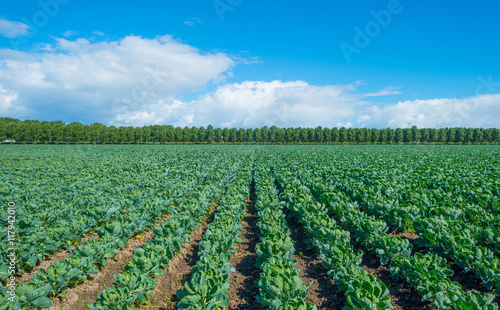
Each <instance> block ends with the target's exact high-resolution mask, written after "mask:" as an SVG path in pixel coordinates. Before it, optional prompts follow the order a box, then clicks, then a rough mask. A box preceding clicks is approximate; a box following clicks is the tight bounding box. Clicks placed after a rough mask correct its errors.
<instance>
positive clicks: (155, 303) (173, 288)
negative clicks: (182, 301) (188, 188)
mask: <svg viewBox="0 0 500 310" xmlns="http://www.w3.org/2000/svg"><path fill="white" fill-rule="evenodd" d="M216 210H217V206H214V207H212V214H211V216H210V218H209V219H208V221H207V222H206V223H205V224H203V225H199V226H198V228H197V229H196V230H194V231H192V232H191V239H190V240H189V243H185V244H184V247H183V248H182V249H181V251H180V253H178V254H177V255H175V256H174V257H173V258H172V260H170V265H169V266H168V267H166V268H165V269H164V270H165V274H164V275H163V276H162V277H160V278H158V279H157V281H156V287H155V289H154V291H153V296H151V297H150V298H149V302H151V306H146V305H141V306H139V307H138V308H137V309H160V310H167V309H169V310H170V309H172V310H173V309H177V308H176V306H177V303H178V302H179V299H178V298H177V290H180V289H182V288H183V287H184V283H186V281H190V280H191V276H192V275H191V270H192V269H193V267H194V266H195V265H196V262H197V261H198V259H199V256H198V250H199V247H200V241H201V239H202V238H203V235H204V234H205V231H206V230H207V227H208V224H209V223H211V222H212V221H213V219H214V215H215V212H216Z"/></svg>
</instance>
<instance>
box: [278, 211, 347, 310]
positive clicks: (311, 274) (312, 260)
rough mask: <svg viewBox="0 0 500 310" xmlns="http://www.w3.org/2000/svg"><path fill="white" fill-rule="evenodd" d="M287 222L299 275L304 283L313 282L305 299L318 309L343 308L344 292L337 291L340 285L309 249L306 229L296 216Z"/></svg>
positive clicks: (289, 218)
mask: <svg viewBox="0 0 500 310" xmlns="http://www.w3.org/2000/svg"><path fill="white" fill-rule="evenodd" d="M287 222H288V227H289V229H290V232H291V235H290V237H291V238H292V241H293V242H294V246H295V255H293V256H292V257H293V258H294V259H296V260H297V266H295V268H298V269H300V272H299V277H300V278H301V279H302V282H303V284H304V285H309V284H310V283H311V282H312V285H311V287H309V294H308V295H307V298H306V299H305V301H306V302H308V303H310V304H313V305H316V306H317V307H318V309H342V306H343V305H344V304H345V297H344V294H343V293H338V292H337V291H338V286H337V285H336V284H335V283H334V282H333V280H332V278H330V277H329V276H328V274H327V270H326V269H325V267H323V265H322V264H321V260H319V259H317V255H316V253H315V252H314V251H313V250H308V249H307V245H306V244H305V242H304V240H305V238H306V233H305V231H304V229H303V228H302V226H301V225H300V224H299V223H298V222H297V220H296V219H295V218H291V217H288V218H287Z"/></svg>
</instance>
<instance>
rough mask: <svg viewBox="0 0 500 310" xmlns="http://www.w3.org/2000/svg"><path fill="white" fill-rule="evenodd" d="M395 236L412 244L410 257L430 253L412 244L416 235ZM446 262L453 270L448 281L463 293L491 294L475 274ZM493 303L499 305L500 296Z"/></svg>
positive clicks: (451, 262)
mask: <svg viewBox="0 0 500 310" xmlns="http://www.w3.org/2000/svg"><path fill="white" fill-rule="evenodd" d="M397 235H398V236H401V238H403V239H409V241H410V243H412V245H413V249H412V255H414V254H415V253H421V254H426V253H428V252H431V251H429V249H427V248H424V247H419V246H417V245H416V243H414V242H413V241H414V240H416V239H418V238H419V236H418V235H417V234H415V233H408V232H401V233H398V234H397ZM447 261H448V262H447V264H448V265H449V266H450V267H451V269H452V270H453V275H452V276H451V277H450V279H451V280H452V281H455V282H458V283H459V284H460V285H461V286H462V289H463V291H464V292H467V291H476V292H479V293H481V294H485V293H490V294H493V290H488V289H487V288H486V285H485V284H484V282H483V280H481V278H480V277H479V276H478V275H477V274H474V273H473V272H469V273H466V272H464V270H463V269H462V268H460V267H459V266H458V265H457V264H456V263H455V262H454V261H453V260H452V259H448V260H447ZM493 302H496V303H499V302H500V296H496V297H495V299H494V300H493Z"/></svg>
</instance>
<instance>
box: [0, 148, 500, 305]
mask: <svg viewBox="0 0 500 310" xmlns="http://www.w3.org/2000/svg"><path fill="white" fill-rule="evenodd" d="M0 170H1V174H0V191H1V196H0V197H1V203H2V209H1V218H2V230H1V231H0V239H1V240H0V255H1V258H2V261H1V263H0V264H1V265H0V278H1V284H2V285H1V287H0V289H1V293H0V310H4V309H9V310H10V309H40V308H50V309H88V310H97V309H223V308H226V309H306V310H307V309H342V308H344V309H426V308H438V309H498V305H497V303H498V302H499V301H500V298H499V297H498V296H499V295H500V177H499V176H500V148H499V147H498V146H493V145H492V146H437V145H430V146H424V145H406V146H401V145H393V146H373V145H372V146H355V145H352V146H338V145H337V146H327V145H323V146H312V145H308V146H277V145H276V146H275V145H171V146H165V145H80V146H78V145H4V146H0ZM12 284H14V285H12Z"/></svg>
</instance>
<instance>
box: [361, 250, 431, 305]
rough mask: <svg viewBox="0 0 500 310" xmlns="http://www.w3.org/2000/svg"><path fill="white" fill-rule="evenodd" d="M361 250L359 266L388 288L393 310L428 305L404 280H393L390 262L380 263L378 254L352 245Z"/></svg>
mask: <svg viewBox="0 0 500 310" xmlns="http://www.w3.org/2000/svg"><path fill="white" fill-rule="evenodd" d="M359 249H361V250H363V252H364V254H363V260H362V261H361V265H360V266H361V267H362V268H363V270H365V271H366V272H368V273H369V274H371V275H373V276H375V277H377V278H379V279H380V281H382V282H384V284H385V285H386V286H387V288H388V289H389V295H388V296H389V298H390V299H391V304H392V306H393V307H394V309H395V310H401V309H405V310H406V309H426V308H428V307H429V305H430V303H429V302H422V301H421V299H422V296H420V294H419V293H418V292H417V290H416V289H415V288H413V287H412V286H410V285H409V284H408V283H406V281H395V280H394V279H393V277H392V275H391V272H390V269H389V267H390V264H385V265H381V264H380V259H379V258H378V256H377V255H376V254H375V253H374V252H372V251H370V252H368V251H366V249H365V248H364V247H361V246H359V245H355V246H354V251H356V252H357V251H358V250H359Z"/></svg>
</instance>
